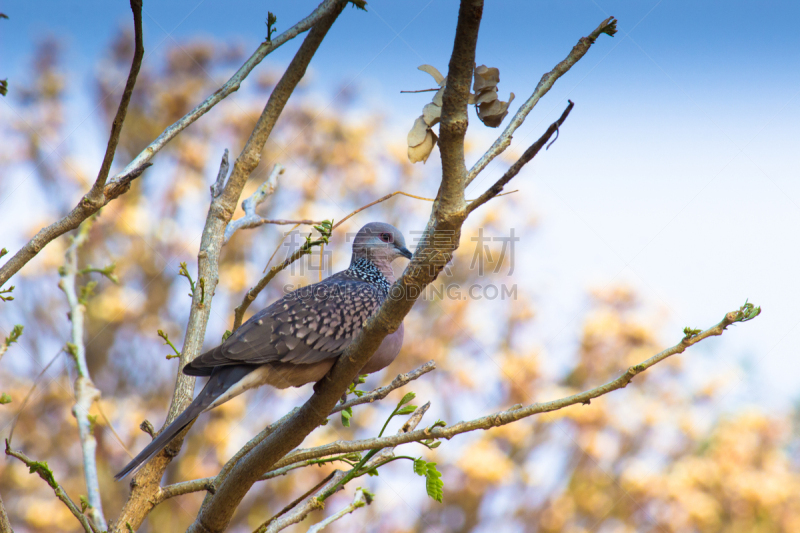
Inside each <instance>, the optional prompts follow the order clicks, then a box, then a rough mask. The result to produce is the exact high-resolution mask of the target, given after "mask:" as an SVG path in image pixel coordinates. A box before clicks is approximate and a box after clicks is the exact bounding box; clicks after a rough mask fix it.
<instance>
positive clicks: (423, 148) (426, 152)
mask: <svg viewBox="0 0 800 533" xmlns="http://www.w3.org/2000/svg"><path fill="white" fill-rule="evenodd" d="M438 140H439V138H438V137H437V136H436V134H435V133H433V132H432V131H431V130H428V131H427V133H426V135H425V139H424V140H423V142H422V143H421V144H419V145H417V146H409V147H408V160H409V161H411V162H412V163H419V162H420V161H422V162H423V164H424V163H425V162H426V161H427V160H428V156H430V155H431V152H432V151H433V147H434V146H436V142H437V141H438Z"/></svg>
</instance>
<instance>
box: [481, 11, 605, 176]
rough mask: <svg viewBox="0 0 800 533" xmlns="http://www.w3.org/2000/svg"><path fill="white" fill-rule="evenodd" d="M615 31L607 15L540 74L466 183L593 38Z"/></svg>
mask: <svg viewBox="0 0 800 533" xmlns="http://www.w3.org/2000/svg"><path fill="white" fill-rule="evenodd" d="M616 32H617V20H616V19H615V18H614V17H608V18H607V19H606V20H604V21H603V22H601V23H600V25H599V26H598V27H597V28H596V29H595V30H594V31H593V32H592V33H590V34H589V36H588V37H581V38H580V40H579V41H578V44H576V45H575V46H574V47H573V48H572V51H570V53H569V55H568V56H567V57H566V59H564V60H563V61H562V62H561V63H559V64H558V65H556V66H555V68H554V69H553V70H551V71H550V72H548V73H546V74H545V75H544V76H542V79H541V80H539V84H538V85H537V86H536V88H535V89H534V90H533V94H532V95H531V97H530V98H528V100H527V101H526V102H525V103H524V104H522V106H521V107H520V108H519V110H518V111H517V113H516V114H515V115H514V118H512V119H511V122H509V123H508V126H506V129H505V130H504V131H503V133H502V134H500V137H498V138H497V140H496V141H495V142H494V144H492V146H491V147H490V148H489V149H488V150H487V151H486V153H485V154H483V156H481V158H480V159H479V160H478V162H477V163H475V165H474V166H473V167H472V168H471V169H470V171H469V174H468V175H467V182H466V184H467V185H469V184H470V183H472V180H474V179H475V178H476V177H477V175H478V174H480V173H481V171H482V170H483V169H484V168H486V165H488V164H489V163H491V161H492V160H493V159H494V158H495V157H497V156H498V155H500V154H502V153H503V152H504V151H505V150H506V148H508V147H509V146H510V145H511V138H512V137H513V135H514V132H515V131H517V128H519V127H520V126H521V125H522V123H523V122H525V118H526V117H527V116H528V113H530V112H531V110H532V109H533V108H534V106H535V105H536V104H537V103H538V102H539V99H541V97H542V96H544V95H545V94H547V92H548V91H549V90H550V88H551V87H552V86H553V84H554V83H555V82H556V80H557V79H558V78H560V77H561V76H563V75H564V74H565V73H566V72H567V71H568V70H569V69H570V68H572V66H573V65H574V64H575V63H577V62H578V61H579V60H580V59H581V58H582V57H583V56H584V55H586V52H588V51H589V48H590V47H591V46H592V45H593V44H594V42H595V40H597V38H598V37H599V36H600V34H601V33H605V34H608V35H611V36H612V37H613V36H614V34H615V33H616Z"/></svg>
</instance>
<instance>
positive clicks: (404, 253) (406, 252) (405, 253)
mask: <svg viewBox="0 0 800 533" xmlns="http://www.w3.org/2000/svg"><path fill="white" fill-rule="evenodd" d="M397 250H398V251H399V252H400V255H402V256H403V257H405V258H406V259H411V256H413V255H414V254H412V253H411V251H410V250H409V249H408V248H406V247H405V246H398V247H397Z"/></svg>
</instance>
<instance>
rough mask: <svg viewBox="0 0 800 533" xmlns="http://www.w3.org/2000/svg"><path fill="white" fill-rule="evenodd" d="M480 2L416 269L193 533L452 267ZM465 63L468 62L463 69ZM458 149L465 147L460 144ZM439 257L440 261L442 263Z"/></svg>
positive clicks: (239, 470) (470, 18) (471, 20)
mask: <svg viewBox="0 0 800 533" xmlns="http://www.w3.org/2000/svg"><path fill="white" fill-rule="evenodd" d="M482 7H483V4H482V2H481V1H479V0H464V1H463V2H462V4H461V8H460V9H459V17H458V25H457V28H456V39H455V43H454V46H453V56H455V57H457V58H458V60H455V59H454V60H452V61H451V70H450V74H449V77H448V80H450V81H449V82H448V86H447V87H448V88H447V89H446V91H445V95H444V107H443V111H442V117H443V121H442V126H441V129H440V131H441V130H444V131H445V133H443V134H442V139H443V140H444V143H443V145H445V146H443V147H442V150H441V151H442V163H443V170H442V184H441V187H440V189H439V193H438V195H437V198H436V201H435V202H434V207H433V213H432V216H431V220H430V221H429V223H428V227H427V228H426V235H427V236H428V237H429V238H428V239H427V241H426V242H424V243H423V244H422V245H421V246H419V247H418V248H417V251H416V253H415V254H414V258H412V261H411V264H410V265H409V267H407V268H406V271H405V272H404V273H403V275H402V276H401V277H400V279H399V280H398V281H397V282H396V283H395V285H394V286H393V287H392V289H391V292H390V295H391V296H390V298H388V299H387V300H386V301H385V302H384V304H383V305H382V306H381V309H380V310H379V312H378V313H377V314H376V315H375V316H373V317H372V318H370V319H369V320H368V321H367V323H366V324H365V327H364V328H363V329H362V331H361V333H360V334H359V335H358V336H357V337H356V338H355V339H354V341H353V342H352V343H351V344H350V345H349V346H348V348H347V350H345V352H344V353H343V354H342V356H341V357H340V358H339V359H338V361H337V362H336V364H335V365H334V366H333V368H332V369H331V371H330V372H329V373H328V375H327V376H326V377H325V378H324V379H322V380H321V381H320V382H318V384H317V386H316V391H315V392H314V394H313V395H312V396H311V398H310V399H309V400H308V401H307V402H306V403H305V404H304V405H303V406H302V407H301V408H300V410H299V411H298V412H297V414H296V415H294V416H293V417H292V418H291V419H289V420H288V421H287V422H286V423H285V424H284V425H283V426H282V427H281V431H280V432H279V433H280V434H278V432H275V433H273V434H271V435H270V436H268V437H267V438H266V439H264V440H263V441H262V442H260V443H259V444H257V445H256V446H255V447H254V448H253V449H252V450H251V451H250V453H248V454H246V455H245V456H244V457H242V458H241V460H240V461H239V462H238V463H237V464H236V465H235V466H234V467H233V468H232V469H231V472H230V474H229V475H228V477H227V478H226V479H225V480H224V481H223V482H222V483H221V485H220V486H219V487H217V492H216V494H214V495H213V496H212V497H210V498H209V502H208V504H207V505H206V506H204V507H203V509H201V511H200V513H199V515H198V516H197V519H196V520H195V522H194V524H192V526H191V527H190V528H189V530H188V531H190V532H192V533H201V532H202V533H212V532H213V533H216V532H220V531H223V530H224V529H225V528H226V527H227V525H228V523H229V522H230V519H231V517H232V516H233V513H234V511H235V510H236V508H237V507H238V505H239V503H240V502H241V500H242V498H244V496H245V494H247V492H248V491H249V490H250V487H252V485H253V483H255V482H256V481H258V479H259V478H260V477H261V475H262V474H263V473H264V472H267V471H268V470H270V469H272V468H273V467H274V465H275V464H276V463H277V462H278V461H279V460H280V459H281V458H282V457H283V456H284V455H286V454H287V453H289V452H290V451H291V450H292V449H294V448H295V447H297V446H298V445H299V444H300V443H301V442H302V441H303V439H305V437H306V436H307V435H308V434H309V433H311V431H313V430H314V429H315V428H316V427H318V426H319V425H320V424H321V423H322V422H323V421H324V420H325V419H326V418H327V416H328V414H329V413H330V412H331V410H332V409H333V408H334V407H335V406H336V402H337V401H338V399H339V397H340V396H341V395H342V393H343V392H344V391H345V390H346V388H347V386H348V385H349V383H351V382H352V381H353V379H354V378H355V377H356V375H357V374H358V371H359V370H361V368H362V367H363V366H364V364H365V363H366V362H367V361H368V360H369V358H370V357H371V356H372V354H373V353H375V350H376V349H377V348H378V346H379V345H380V343H381V342H382V341H383V338H384V337H385V336H386V335H387V334H388V333H391V332H392V331H396V329H397V328H398V327H399V325H400V323H401V322H402V320H403V318H404V317H405V316H406V315H407V314H408V312H409V311H410V309H411V307H412V306H413V304H414V302H415V301H416V299H417V298H418V297H419V296H420V295H421V294H422V289H424V288H425V286H427V285H428V284H429V283H430V282H431V281H433V279H434V278H435V277H436V276H437V275H438V273H439V272H440V271H441V270H442V269H443V268H444V266H445V264H446V263H447V261H449V259H450V257H451V255H452V253H453V251H454V250H455V248H456V247H457V245H458V239H459V237H460V231H461V224H462V223H463V221H464V219H465V218H466V207H465V206H466V202H465V201H464V188H463V186H464V179H465V177H466V167H465V165H464V160H463V154H464V147H463V143H464V134H465V133H466V126H467V120H466V116H467V101H468V94H469V83H470V80H471V77H472V66H473V65H474V58H475V46H476V45H477V35H478V30H479V27H480V20H481V15H482ZM464 62H466V63H464ZM459 145H460V146H459ZM441 232H447V234H449V235H450V236H451V238H450V239H444V240H443V239H438V238H437V239H433V238H430V237H433V236H437V233H441ZM440 259H443V261H441V260H440Z"/></svg>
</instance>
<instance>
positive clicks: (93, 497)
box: [58, 5, 141, 531]
mask: <svg viewBox="0 0 800 533" xmlns="http://www.w3.org/2000/svg"><path fill="white" fill-rule="evenodd" d="M140 8H141V5H140ZM90 228H91V220H87V221H86V222H85V223H84V224H83V225H82V226H81V228H80V230H79V231H78V234H77V235H76V236H75V238H74V239H73V240H72V244H71V245H70V246H69V248H67V252H66V262H65V264H64V268H62V269H61V270H60V274H61V281H60V282H59V283H58V287H59V288H60V289H61V290H62V291H64V294H65V295H66V297H67V303H68V304H69V317H70V321H71V324H72V328H71V340H72V342H70V343H69V344H68V345H67V351H68V352H69V354H70V355H71V356H72V358H73V359H74V360H75V368H76V369H77V372H78V376H77V377H76V378H75V405H74V406H73V407H72V415H73V416H74V417H75V419H76V420H77V421H78V434H79V435H80V441H81V450H82V452H83V475H84V479H85V481H86V491H87V498H88V500H89V509H88V511H89V516H90V517H91V519H92V522H93V525H94V526H95V528H97V529H98V530H100V531H105V530H107V529H108V526H107V525H106V519H105V516H104V514H103V501H102V499H101V498H100V482H99V481H98V477H97V457H96V454H97V440H96V439H95V437H94V432H93V426H94V423H93V420H92V417H91V416H90V415H89V411H90V410H91V409H92V404H94V402H96V401H97V400H99V399H100V391H99V390H98V389H97V388H96V387H95V386H94V383H93V382H92V378H91V376H90V375H89V366H88V365H87V363H86V345H85V343H84V341H83V337H84V319H85V314H86V305H85V303H84V302H83V301H81V299H80V298H79V297H78V290H77V281H76V276H77V275H78V250H79V249H80V247H81V246H83V244H84V243H85V242H86V239H87V237H88V235H89V229H90Z"/></svg>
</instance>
